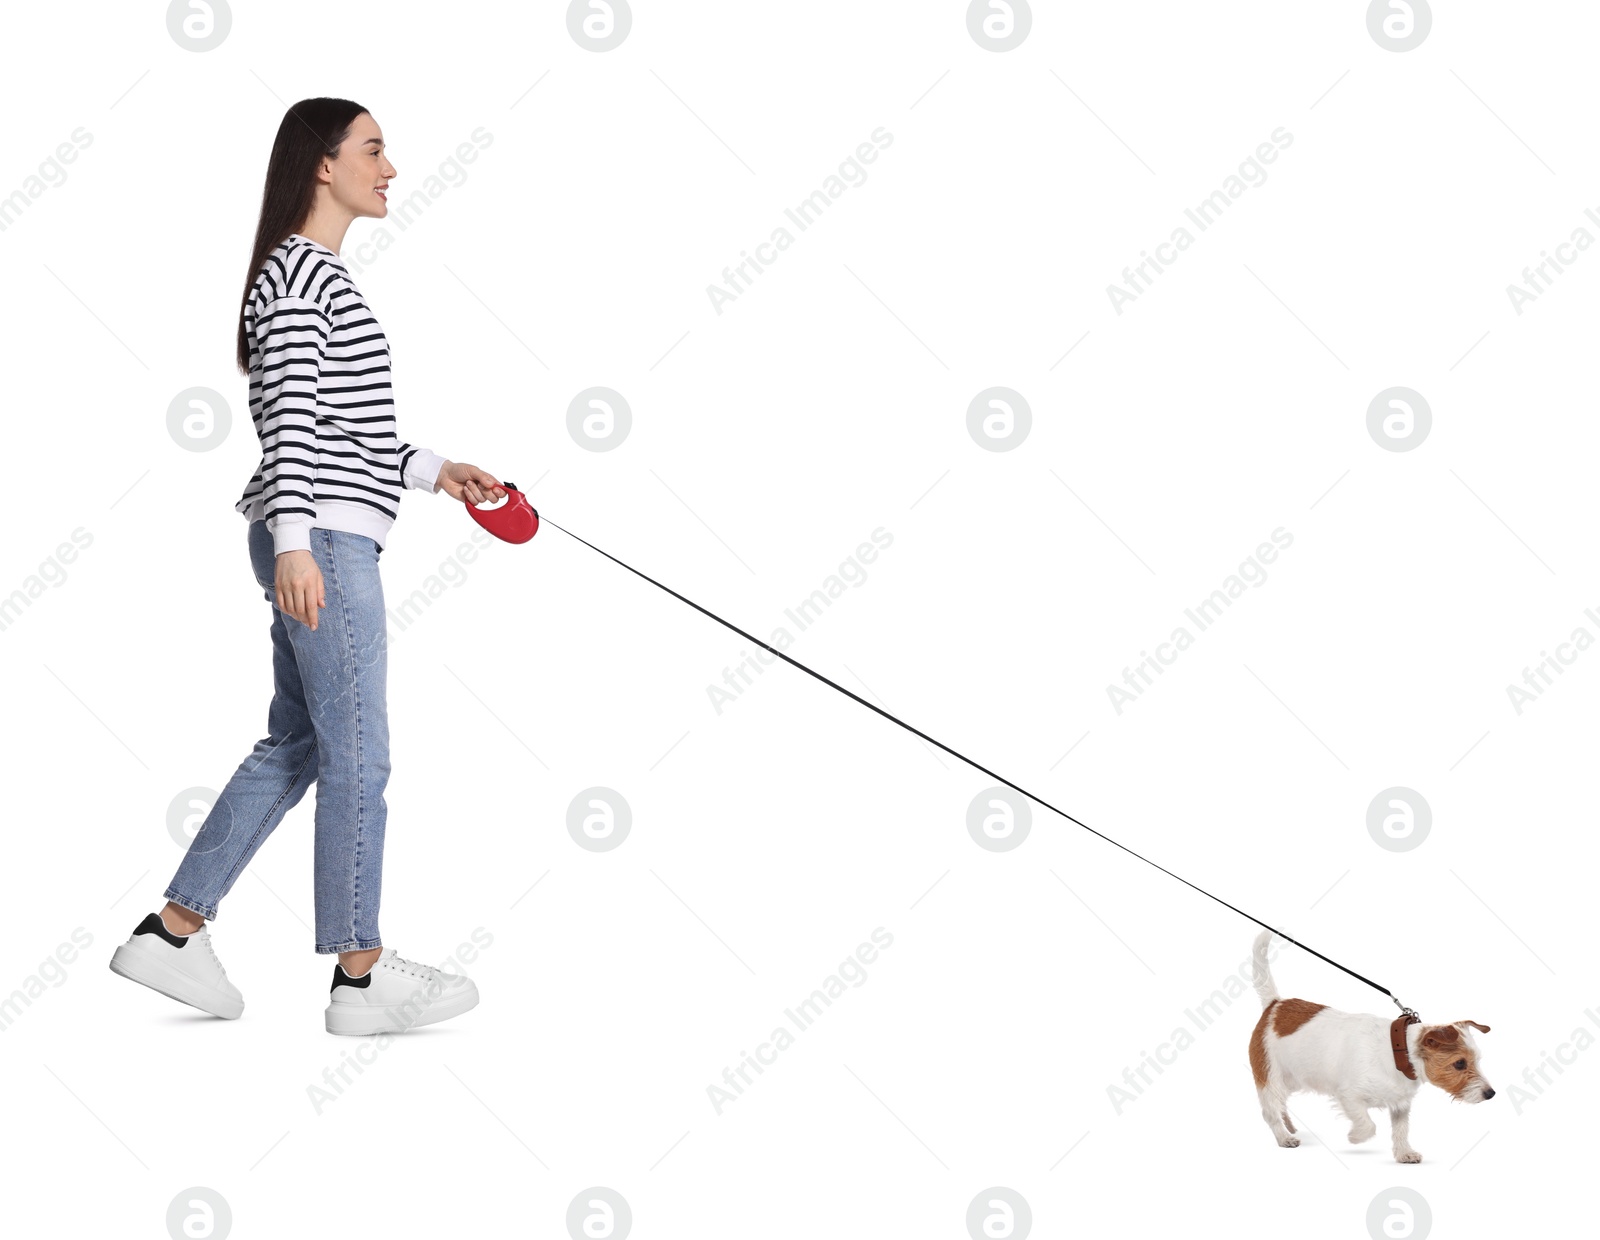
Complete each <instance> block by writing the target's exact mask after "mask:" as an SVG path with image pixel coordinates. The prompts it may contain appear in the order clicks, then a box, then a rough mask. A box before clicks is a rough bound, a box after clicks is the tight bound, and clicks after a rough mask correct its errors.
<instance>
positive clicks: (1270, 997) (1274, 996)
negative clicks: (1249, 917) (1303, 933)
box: [1250, 930, 1278, 1007]
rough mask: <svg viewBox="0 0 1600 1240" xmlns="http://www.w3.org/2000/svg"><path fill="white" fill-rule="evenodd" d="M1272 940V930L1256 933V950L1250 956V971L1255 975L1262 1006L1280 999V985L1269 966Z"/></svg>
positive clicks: (1269, 1004) (1267, 1005)
mask: <svg viewBox="0 0 1600 1240" xmlns="http://www.w3.org/2000/svg"><path fill="white" fill-rule="evenodd" d="M1270 942H1272V931H1270V930H1263V931H1262V932H1261V933H1260V934H1258V935H1256V945H1255V951H1254V953H1253V954H1252V955H1251V958H1250V971H1251V973H1252V974H1253V975H1254V977H1255V982H1256V994H1258V995H1260V996H1261V1006H1262V1007H1269V1006H1271V1005H1272V1004H1274V1003H1276V1002H1277V1001H1278V987H1277V985H1276V984H1275V983H1274V982H1273V980H1272V970H1271V969H1269V968H1268V967H1267V944H1268V943H1270Z"/></svg>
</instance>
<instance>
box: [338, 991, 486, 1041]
mask: <svg viewBox="0 0 1600 1240" xmlns="http://www.w3.org/2000/svg"><path fill="white" fill-rule="evenodd" d="M477 1006H478V988H477V987H476V986H474V987H472V988H471V989H467V988H465V987H463V988H462V989H461V990H460V991H454V992H451V993H449V994H443V995H440V996H439V998H437V999H435V1000H434V1001H433V1002H432V1003H429V1004H427V1006H426V1007H423V1008H422V1009H421V1011H420V1012H419V1011H418V1009H417V1005H416V1004H411V1003H391V1004H387V1005H384V1006H371V1007H369V1006H367V1005H365V1004H361V1003H341V1002H335V1001H331V1000H330V1001H329V1003H328V1010H327V1012H326V1013H325V1014H324V1017H323V1024H324V1027H325V1028H326V1029H327V1030H328V1032H329V1033H338V1034H344V1035H346V1036H350V1037H365V1036H367V1035H370V1034H374V1033H404V1032H405V1031H406V1030H407V1029H415V1028H417V1027H418V1026H420V1025H436V1024H438V1023H439V1022H440V1021H441V1020H449V1019H450V1018H451V1017H452V1016H460V1015H461V1013H463V1012H470V1011H471V1010H472V1009H473V1008H475V1007H477Z"/></svg>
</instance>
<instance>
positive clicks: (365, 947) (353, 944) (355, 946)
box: [317, 939, 383, 956]
mask: <svg viewBox="0 0 1600 1240" xmlns="http://www.w3.org/2000/svg"><path fill="white" fill-rule="evenodd" d="M382 946H383V940H382V939H351V940H350V941H349V942H348V943H335V944H334V945H333V946H332V947H322V946H318V948H317V951H319V952H321V953H322V954H323V955H324V956H331V955H334V954H336V953H338V952H366V951H371V950H372V949H373V948H374V947H382Z"/></svg>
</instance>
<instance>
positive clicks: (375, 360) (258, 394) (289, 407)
mask: <svg viewBox="0 0 1600 1240" xmlns="http://www.w3.org/2000/svg"><path fill="white" fill-rule="evenodd" d="M245 330H246V332H247V333H248V335H249V338H250V416H251V419H252V420H253V421H254V422H255V427H256V435H257V437H258V438H259V439H260V441H261V452H262V456H261V464H260V466H259V467H258V468H257V470H256V472H255V475H254V476H253V477H252V478H251V479H250V482H249V484H248V485H247V486H246V487H245V489H244V494H243V496H242V497H241V498H240V499H239V502H238V503H237V504H235V505H234V511H236V512H240V513H243V514H244V517H245V519H246V520H248V521H255V520H259V519H263V518H264V519H265V520H266V523H267V528H268V529H269V530H270V531H271V532H272V539H273V550H274V552H275V553H276V554H280V555H281V554H282V553H283V552H285V551H293V550H303V549H306V548H309V547H310V545H311V530H312V527H313V526H315V527H317V528H321V529H333V530H346V531H349V532H350V533H354V534H365V535H366V536H367V537H369V538H371V539H373V540H374V541H375V542H377V544H378V546H379V547H382V546H383V544H384V540H385V539H386V538H387V536H388V533H389V529H390V527H391V526H392V525H393V524H394V522H395V518H396V517H397V516H398V515H399V508H400V492H401V490H402V489H404V488H406V487H410V488H413V489H417V490H426V491H428V492H430V493H431V492H433V491H434V490H435V483H436V481H437V478H438V475H439V469H440V467H441V466H442V465H443V464H444V458H443V457H442V456H439V455H438V454H437V453H435V452H432V451H430V450H428V449H427V448H417V447H413V446H412V445H411V444H408V443H402V442H400V440H399V439H398V438H397V436H396V430H395V419H394V393H393V391H392V390H391V388H390V378H389V342H388V341H387V340H386V339H385V338H384V334H383V328H381V327H380V326H379V325H378V320H377V319H376V318H375V317H373V314H372V311H371V310H370V309H369V308H368V307H367V303H366V302H365V301H364V300H363V299H362V296H361V293H360V291H359V290H358V289H357V288H356V286H355V283H354V282H353V281H352V280H351V279H350V273H349V272H348V271H347V270H346V269H345V266H344V264H343V263H342V262H340V261H339V256H338V255H337V254H335V253H334V252H333V251H332V250H330V249H328V248H327V247H326V246H323V245H320V244H318V243H317V242H315V241H312V240H311V239H310V238H309V237H302V236H301V235H300V234H298V233H294V234H291V235H290V236H289V237H288V238H286V239H285V240H284V241H283V242H282V243H280V244H279V245H278V247H277V249H275V250H274V251H273V252H272V253H271V254H269V255H268V256H267V261H266V262H265V263H263V264H262V267H261V270H260V272H259V273H258V274H257V275H256V282H255V286H254V288H253V289H252V290H251V293H250V300H249V302H248V303H247V304H246V307H245Z"/></svg>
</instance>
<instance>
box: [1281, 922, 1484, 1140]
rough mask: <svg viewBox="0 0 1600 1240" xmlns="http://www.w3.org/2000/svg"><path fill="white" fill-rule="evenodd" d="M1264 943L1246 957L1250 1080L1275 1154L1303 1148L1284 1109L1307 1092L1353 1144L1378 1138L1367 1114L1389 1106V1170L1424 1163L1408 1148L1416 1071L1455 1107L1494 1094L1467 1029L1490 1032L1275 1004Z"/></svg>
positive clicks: (1292, 1002)
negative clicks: (1333, 1106)
mask: <svg viewBox="0 0 1600 1240" xmlns="http://www.w3.org/2000/svg"><path fill="white" fill-rule="evenodd" d="M1271 941H1272V932H1271V931H1270V930H1263V931H1262V932H1261V933H1260V934H1259V935H1257V936H1256V941H1255V950H1254V953H1253V956H1252V968H1251V971H1252V972H1253V974H1254V975H1255V984H1256V993H1257V994H1259V995H1260V996H1261V1019H1260V1020H1258V1021H1257V1022H1256V1028H1255V1032H1254V1033H1252V1034H1251V1035H1250V1071H1251V1072H1252V1073H1253V1074H1254V1076H1255V1079H1256V1093H1257V1095H1259V1097H1260V1099H1261V1116H1262V1118H1263V1119H1265V1120H1266V1121H1267V1127H1268V1128H1270V1129H1272V1135H1273V1136H1274V1137H1276V1138H1277V1139H1278V1144H1279V1145H1282V1146H1287V1147H1290V1148H1293V1147H1294V1146H1297V1145H1299V1144H1300V1138H1299V1137H1297V1136H1295V1135H1294V1125H1293V1124H1292V1123H1290V1122H1289V1113H1288V1111H1287V1110H1285V1109H1284V1103H1285V1101H1286V1100H1287V1099H1288V1097H1289V1095H1290V1094H1293V1093H1298V1092H1300V1091H1303V1090H1309V1091H1311V1092H1314V1093H1319V1094H1325V1095H1327V1096H1328V1097H1330V1098H1332V1099H1333V1100H1334V1101H1335V1102H1336V1103H1337V1104H1338V1106H1339V1109H1340V1110H1341V1111H1343V1112H1344V1114H1345V1115H1346V1116H1347V1117H1348V1118H1349V1120H1350V1140H1351V1142H1352V1144H1359V1143H1360V1142H1362V1141H1370V1140H1371V1139H1372V1137H1373V1136H1374V1135H1376V1133H1377V1131H1378V1129H1377V1126H1376V1125H1375V1124H1373V1122H1372V1117H1371V1116H1370V1115H1368V1114H1367V1109H1368V1108H1369V1107H1387V1108H1388V1110H1389V1127H1390V1131H1391V1134H1392V1135H1393V1137H1394V1157H1395V1161H1396V1162H1403V1163H1414V1162H1421V1161H1422V1155H1421V1154H1419V1153H1417V1151H1416V1150H1414V1149H1412V1148H1411V1141H1410V1128H1411V1099H1412V1098H1413V1097H1415V1095H1416V1092H1417V1088H1418V1086H1419V1085H1420V1084H1421V1081H1420V1079H1418V1078H1417V1077H1416V1071H1415V1067H1414V1066H1413V1065H1420V1066H1421V1068H1422V1072H1423V1075H1425V1076H1426V1077H1427V1079H1428V1081H1429V1082H1430V1083H1432V1084H1434V1085H1437V1086H1438V1087H1439V1088H1440V1089H1442V1090H1444V1091H1445V1092H1446V1093H1447V1094H1449V1095H1450V1097H1451V1099H1452V1100H1453V1101H1455V1102H1484V1101H1487V1100H1488V1099H1490V1098H1493V1097H1494V1089H1493V1088H1492V1087H1491V1086H1490V1085H1489V1082H1488V1080H1487V1079H1486V1078H1485V1077H1484V1075H1483V1073H1482V1072H1480V1071H1479V1070H1478V1046H1477V1043H1476V1042H1474V1041H1473V1038H1472V1033H1471V1030H1472V1029H1476V1030H1478V1031H1479V1032H1480V1033H1488V1032H1489V1026H1488V1025H1480V1024H1479V1023H1478V1022H1477V1021H1475V1020H1458V1021H1454V1022H1452V1023H1451V1024H1448V1025H1425V1024H1422V1023H1421V1022H1419V1021H1415V1020H1413V1022H1412V1023H1410V1024H1399V1023H1397V1024H1395V1025H1391V1024H1390V1022H1389V1021H1388V1020H1386V1019H1384V1018H1383V1017H1382V1016H1369V1015H1367V1014H1366V1013H1364V1012H1341V1011H1338V1010H1337V1009H1335V1008H1331V1007H1325V1006H1324V1005H1323V1004H1320V1003H1308V1002H1307V1001H1306V1000H1304V999H1282V998H1279V997H1278V988H1277V986H1275V985H1274V984H1273V981H1272V973H1271V971H1270V970H1269V969H1268V968H1267V944H1268V943H1270V942H1271ZM1403 1019H1404V1018H1403V1017H1402V1020H1403ZM1469 1026H1470V1029H1469ZM1391 1039H1392V1040H1391ZM1402 1047H1403V1049H1402Z"/></svg>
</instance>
